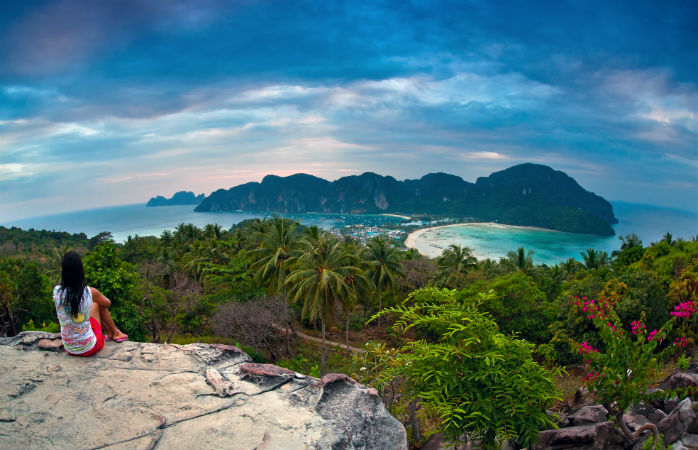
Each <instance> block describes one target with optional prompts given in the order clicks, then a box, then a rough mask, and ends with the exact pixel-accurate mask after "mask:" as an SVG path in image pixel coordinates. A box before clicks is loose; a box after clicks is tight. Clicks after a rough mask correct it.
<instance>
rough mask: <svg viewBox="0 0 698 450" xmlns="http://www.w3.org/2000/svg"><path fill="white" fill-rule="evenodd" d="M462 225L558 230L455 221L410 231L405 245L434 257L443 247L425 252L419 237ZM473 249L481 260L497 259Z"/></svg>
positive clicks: (543, 229)
mask: <svg viewBox="0 0 698 450" xmlns="http://www.w3.org/2000/svg"><path fill="white" fill-rule="evenodd" d="M462 226H479V227H491V228H500V229H520V230H535V231H548V232H557V231H556V230H550V229H546V228H540V227H525V226H519V225H505V224H501V223H495V222H467V223H453V224H449V225H440V226H437V227H429V228H420V229H419V230H415V231H413V232H412V233H410V234H409V235H408V236H407V238H406V239H405V247H407V248H415V249H417V251H419V253H421V254H422V255H424V256H429V257H430V258H433V257H435V256H439V255H440V254H441V252H442V251H443V249H442V248H441V247H438V248H434V249H433V250H432V251H429V252H424V251H423V250H422V249H419V248H418V247H417V238H418V237H419V236H421V235H422V234H424V233H427V232H432V231H434V230H438V229H442V228H449V227H462ZM435 247H436V246H435ZM472 250H473V256H475V257H476V258H477V259H480V260H484V259H487V258H490V259H492V258H494V259H497V257H496V256H495V255H491V254H489V253H487V252H483V251H482V249H472Z"/></svg>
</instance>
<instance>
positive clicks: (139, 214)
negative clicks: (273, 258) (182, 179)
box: [0, 204, 402, 242]
mask: <svg viewBox="0 0 698 450" xmlns="http://www.w3.org/2000/svg"><path fill="white" fill-rule="evenodd" d="M265 216H268V215H265V214H254V213H247V212H216V213H210V212H194V206H192V205H183V206H159V207H154V208H152V207H151V208H148V207H146V206H145V205H143V204H135V205H123V206H110V207H105V208H97V209H87V210H83V211H73V212H67V213H62V214H53V215H49V216H41V217H31V218H28V219H21V220H16V221H12V222H6V223H0V225H4V226H6V227H12V226H14V227H19V228H22V229H25V230H26V229H29V228H34V229H36V230H56V231H67V232H69V233H85V234H87V236H90V237H91V236H94V235H96V234H98V233H101V232H103V231H109V232H111V233H112V236H113V237H114V240H116V241H117V242H124V241H125V240H126V239H127V238H128V236H135V235H139V236H159V235H160V233H162V232H163V230H173V229H174V228H175V227H176V226H177V225H179V224H180V223H191V224H194V225H196V226H197V227H200V228H203V227H204V226H205V225H207V224H209V223H213V224H218V225H220V226H221V227H222V228H223V229H228V228H230V227H231V226H232V225H234V224H236V223H239V222H242V221H243V220H245V219H253V218H262V217H265ZM287 217H290V218H293V219H296V220H298V221H299V222H301V223H303V224H304V225H308V226H311V225H317V226H318V227H320V228H323V229H330V228H334V227H340V226H343V225H353V224H359V223H362V224H365V225H371V226H378V225H380V224H382V223H399V222H401V221H402V220H401V219H399V218H396V217H391V216H380V215H344V214H290V215H287Z"/></svg>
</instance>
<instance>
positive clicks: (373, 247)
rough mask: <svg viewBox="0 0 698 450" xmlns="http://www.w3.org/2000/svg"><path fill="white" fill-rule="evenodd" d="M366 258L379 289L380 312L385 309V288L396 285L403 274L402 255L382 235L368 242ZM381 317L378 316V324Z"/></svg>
mask: <svg viewBox="0 0 698 450" xmlns="http://www.w3.org/2000/svg"><path fill="white" fill-rule="evenodd" d="M364 260H365V261H366V263H367V265H368V277H369V279H370V280H371V281H372V282H373V284H374V285H375V286H376V290H377V291H378V312H379V313H380V312H381V311H382V310H383V299H382V294H383V289H385V288H387V287H394V286H395V284H396V280H397V277H398V276H400V275H402V270H401V267H400V255H399V253H398V252H397V251H396V250H395V249H394V248H392V247H391V246H390V243H389V242H388V241H387V239H385V238H384V237H382V236H379V237H375V238H373V239H370V240H369V241H368V242H367V244H366V250H365V252H364ZM380 320H381V318H380V317H378V325H380Z"/></svg>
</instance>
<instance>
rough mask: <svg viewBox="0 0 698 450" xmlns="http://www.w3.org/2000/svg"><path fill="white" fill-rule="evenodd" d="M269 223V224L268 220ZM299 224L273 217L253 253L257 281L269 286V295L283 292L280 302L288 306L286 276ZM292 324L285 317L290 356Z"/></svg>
mask: <svg viewBox="0 0 698 450" xmlns="http://www.w3.org/2000/svg"><path fill="white" fill-rule="evenodd" d="M265 222H267V221H265ZM297 226H298V222H295V221H293V220H291V219H285V218H281V217H274V218H272V219H270V220H269V221H268V224H267V226H264V227H262V226H260V227H259V229H261V230H265V229H266V230H265V231H264V232H261V233H259V235H258V238H259V246H258V247H257V248H255V249H254V250H252V251H251V252H250V253H251V255H252V257H253V258H254V263H253V267H254V268H256V269H257V271H256V274H255V276H256V278H257V280H258V281H259V282H261V283H267V285H268V291H269V293H270V294H274V293H277V292H279V291H281V299H282V301H283V303H284V305H286V276H287V274H288V272H289V270H288V269H289V260H290V259H291V256H292V252H293V250H294V248H295V246H296V245H297V242H298V233H297V231H296V227H297ZM290 325H291V324H290V321H289V318H288V315H287V317H286V352H287V353H290V342H289V340H290V336H289V334H290V333H289V328H290Z"/></svg>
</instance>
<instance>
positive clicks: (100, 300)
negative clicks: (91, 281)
mask: <svg viewBox="0 0 698 450" xmlns="http://www.w3.org/2000/svg"><path fill="white" fill-rule="evenodd" d="M90 291H91V292H92V301H93V302H95V303H97V304H98V305H99V306H106V307H110V306H111V301H110V300H109V299H108V298H107V297H105V296H103V295H102V293H101V292H99V291H98V290H97V289H95V288H93V287H91V288H90Z"/></svg>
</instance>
